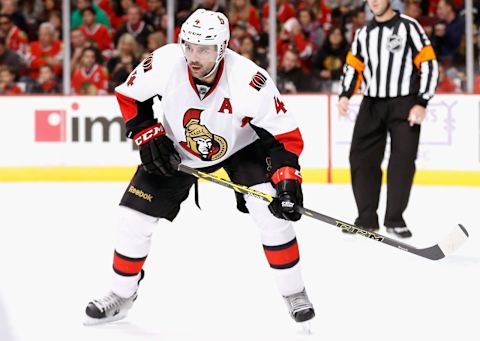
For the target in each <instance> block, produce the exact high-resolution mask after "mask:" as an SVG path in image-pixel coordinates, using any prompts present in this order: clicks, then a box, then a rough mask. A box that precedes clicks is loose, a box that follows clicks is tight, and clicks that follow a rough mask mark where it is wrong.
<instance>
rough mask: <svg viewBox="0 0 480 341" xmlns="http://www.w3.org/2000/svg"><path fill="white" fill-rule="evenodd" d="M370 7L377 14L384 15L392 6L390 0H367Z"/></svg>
mask: <svg viewBox="0 0 480 341" xmlns="http://www.w3.org/2000/svg"><path fill="white" fill-rule="evenodd" d="M367 3H368V7H370V9H371V10H372V12H373V14H374V15H375V16H377V17H378V16H382V15H383V14H385V12H386V11H387V9H388V7H389V6H390V0H367Z"/></svg>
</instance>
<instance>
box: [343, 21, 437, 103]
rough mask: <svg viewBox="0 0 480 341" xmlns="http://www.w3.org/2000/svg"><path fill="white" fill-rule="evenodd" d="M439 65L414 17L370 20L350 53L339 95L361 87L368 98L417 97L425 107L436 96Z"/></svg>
mask: <svg viewBox="0 0 480 341" xmlns="http://www.w3.org/2000/svg"><path fill="white" fill-rule="evenodd" d="M437 82H438V63H437V60H436V57H435V52H434V51H433V48H432V46H431V44H430V41H429V39H428V37H427V35H426V34H425V32H424V30H423V28H422V27H421V26H420V24H419V23H418V22H417V21H416V20H415V19H413V18H410V17H408V16H406V15H403V14H398V13H397V14H396V15H395V16H394V17H393V18H392V19H390V20H388V21H386V22H376V21H375V20H372V21H370V22H369V23H368V24H367V25H365V26H363V27H362V28H360V29H358V30H357V31H356V33H355V38H354V41H353V43H352V48H351V50H350V52H349V53H348V56H347V60H346V64H345V66H344V73H343V77H342V87H341V89H340V96H346V97H350V96H352V95H353V94H354V92H355V91H356V90H357V89H358V88H359V87H360V86H361V90H362V92H363V94H364V95H365V96H369V97H380V98H387V97H390V98H391V97H398V96H407V95H417V96H418V103H419V104H421V105H423V106H426V105H427V103H428V101H429V100H430V98H432V97H433V95H434V93H435V88H436V87H437Z"/></svg>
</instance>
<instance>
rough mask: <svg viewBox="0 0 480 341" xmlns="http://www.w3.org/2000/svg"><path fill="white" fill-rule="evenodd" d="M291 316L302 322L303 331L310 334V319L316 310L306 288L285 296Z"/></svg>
mask: <svg viewBox="0 0 480 341" xmlns="http://www.w3.org/2000/svg"><path fill="white" fill-rule="evenodd" d="M283 299H284V300H285V303H286V304H287V308H288V311H289V312H290V316H291V317H292V318H293V319H294V320H295V322H298V323H301V324H302V328H303V331H304V332H305V333H307V334H310V322H309V321H310V320H311V319H312V318H314V317H315V310H314V309H313V305H312V303H311V302H310V300H309V299H308V296H307V292H306V291H305V289H303V290H302V291H300V292H299V293H296V294H292V295H289V296H284V297H283Z"/></svg>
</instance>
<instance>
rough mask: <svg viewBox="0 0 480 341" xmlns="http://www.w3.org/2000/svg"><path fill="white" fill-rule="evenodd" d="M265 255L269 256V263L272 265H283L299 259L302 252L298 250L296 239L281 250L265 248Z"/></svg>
mask: <svg viewBox="0 0 480 341" xmlns="http://www.w3.org/2000/svg"><path fill="white" fill-rule="evenodd" d="M264 251H265V256H267V260H268V263H270V265H272V266H282V265H287V264H290V263H293V262H295V261H298V259H299V258H300V253H299V251H298V244H297V242H296V241H295V243H293V244H292V245H290V246H288V247H286V248H285V249H280V250H268V249H265V248H264Z"/></svg>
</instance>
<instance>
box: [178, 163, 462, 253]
mask: <svg viewBox="0 0 480 341" xmlns="http://www.w3.org/2000/svg"><path fill="white" fill-rule="evenodd" d="M178 170H179V171H181V172H184V173H187V174H190V175H193V176H195V177H197V178H199V179H204V180H207V181H210V182H214V183H216V184H219V185H222V186H224V187H227V188H230V189H233V190H235V191H236V192H238V193H242V194H247V195H251V196H253V197H255V198H258V199H260V200H263V201H267V202H272V201H273V199H274V197H273V196H271V195H269V194H266V193H262V192H259V191H256V190H254V189H251V188H248V187H247V186H243V185H239V184H235V183H233V182H231V181H228V180H225V179H222V178H220V177H218V176H215V175H212V174H208V173H204V172H201V171H199V170H196V169H194V168H190V167H188V166H185V165H182V164H180V165H179V166H178ZM297 211H298V212H299V213H301V214H303V215H306V216H309V217H312V218H314V219H317V220H320V221H323V222H325V223H327V224H330V225H334V226H336V227H339V228H341V229H343V230H347V231H349V232H352V233H355V234H358V235H361V236H364V237H367V238H369V239H372V240H375V241H377V242H381V243H384V244H387V245H390V246H393V247H395V248H397V249H400V250H403V251H406V252H410V253H413V254H415V255H417V256H420V257H424V258H428V259H431V260H438V259H442V258H444V257H446V256H448V255H450V254H452V253H453V252H455V251H456V250H457V249H458V248H459V247H460V246H461V245H462V244H463V243H464V242H465V241H466V240H467V238H468V232H467V230H466V229H465V227H463V226H462V225H461V224H458V226H457V227H455V228H454V229H453V230H452V231H451V232H450V234H449V235H448V237H447V238H446V239H444V240H443V241H442V242H440V243H438V244H436V245H434V246H431V247H427V248H424V249H417V248H415V247H413V246H411V245H408V244H405V243H402V242H399V241H397V240H394V239H391V238H388V237H385V236H382V235H381V234H379V233H375V232H370V231H366V230H362V229H361V228H360V227H357V226H355V225H351V224H347V223H345V222H343V221H341V220H337V219H334V218H331V217H328V216H326V215H323V214H321V213H318V212H315V211H312V210H309V209H307V208H304V207H299V208H297Z"/></svg>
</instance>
